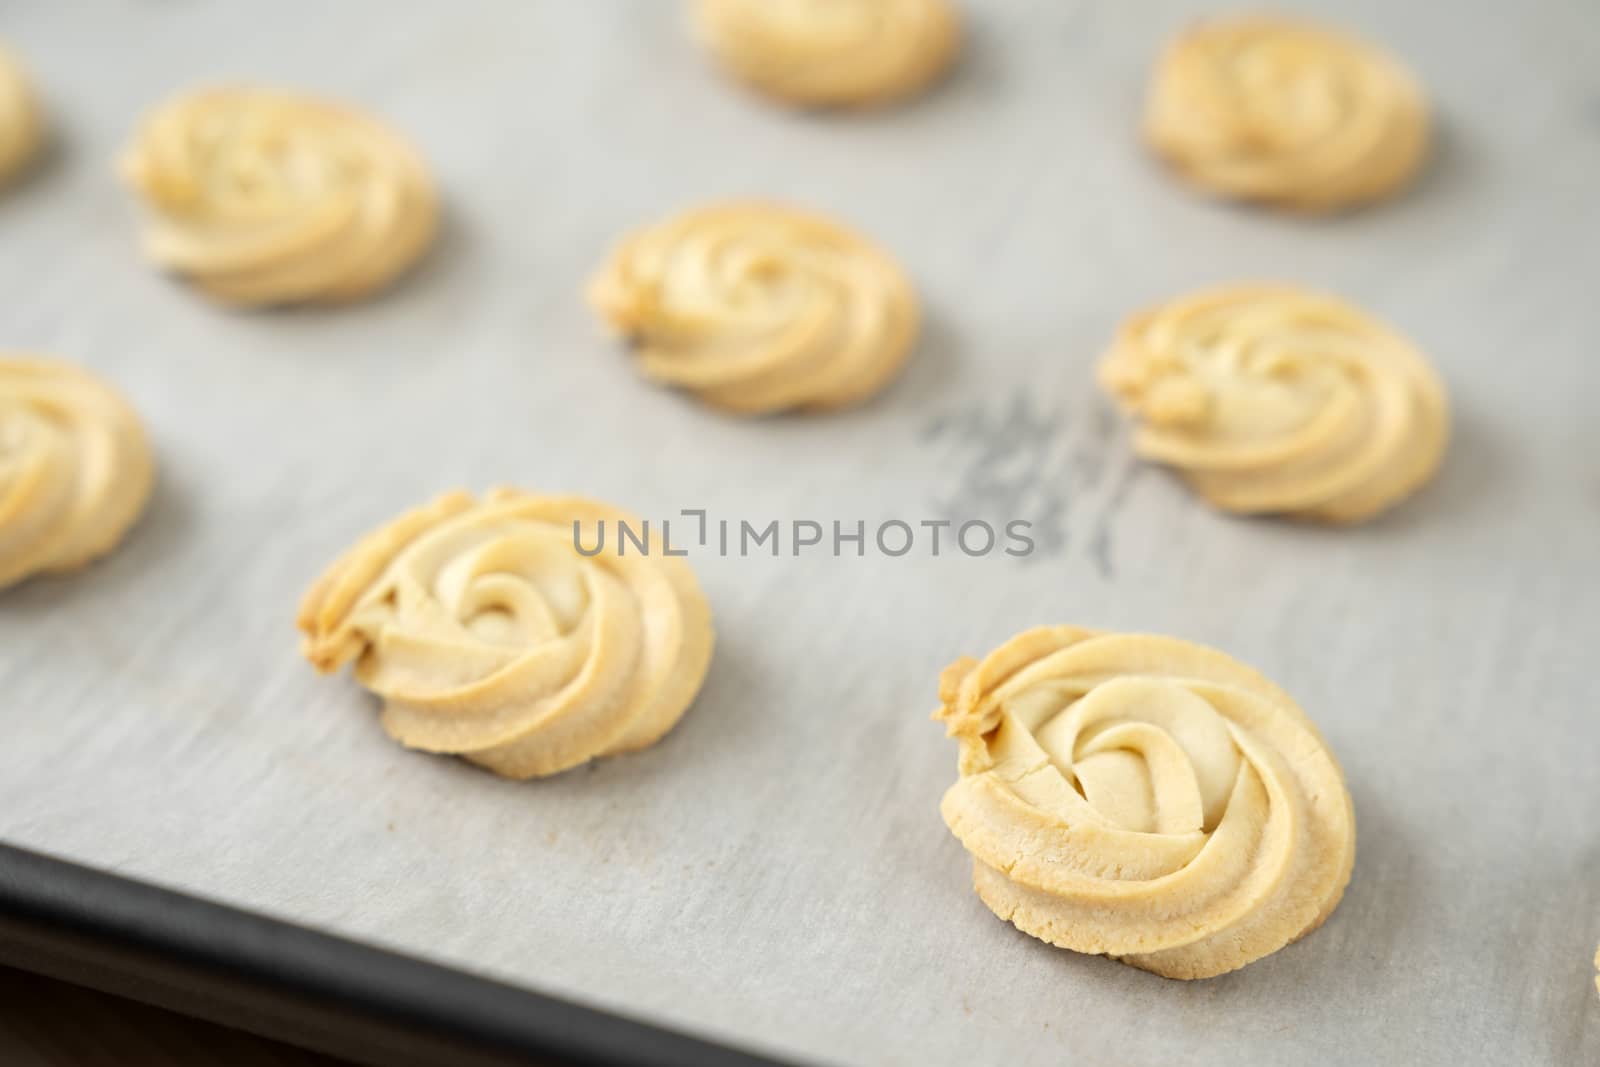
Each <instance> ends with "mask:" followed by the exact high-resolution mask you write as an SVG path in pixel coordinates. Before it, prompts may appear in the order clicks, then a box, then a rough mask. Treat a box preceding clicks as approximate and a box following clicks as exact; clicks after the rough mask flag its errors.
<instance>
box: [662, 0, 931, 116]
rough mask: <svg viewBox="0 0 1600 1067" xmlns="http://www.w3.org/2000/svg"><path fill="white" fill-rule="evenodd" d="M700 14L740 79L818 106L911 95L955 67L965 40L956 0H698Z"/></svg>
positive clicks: (700, 23)
mask: <svg viewBox="0 0 1600 1067" xmlns="http://www.w3.org/2000/svg"><path fill="white" fill-rule="evenodd" d="M694 21H695V27H696V30H697V32H698V34H699V36H700V38H701V39H702V40H703V41H704V42H705V44H706V45H707V46H708V47H709V48H710V49H711V51H712V52H713V53H714V54H715V55H716V57H717V59H718V60H720V61H721V63H722V65H723V66H724V67H725V68H726V69H727V70H728V71H729V72H730V73H731V74H733V75H734V76H735V77H737V78H739V79H740V80H741V81H744V82H746V83H747V84H749V85H751V86H753V87H755V88H756V89H759V90H761V91H762V92H764V93H767V94H768V95H770V96H773V97H776V98H778V99H780V100H784V101H787V102H789V103H792V104H799V105H802V106H813V107H849V106H869V105H874V104H881V103H885V102H887V101H890V100H896V99H899V98H901V97H905V96H909V95H910V94H912V93H915V92H917V91H918V90H920V89H922V88H924V87H925V86H927V85H928V84H929V83H930V82H932V81H933V80H934V79H935V78H937V77H938V76H939V75H940V74H942V73H943V72H944V71H945V69H946V68H947V67H949V65H950V62H951V60H952V59H954V57H955V54H956V51H957V49H958V48H959V46H960V43H961V22H960V19H959V17H958V16H957V14H956V10H955V8H954V6H952V4H951V3H950V2H949V0H695V3H694Z"/></svg>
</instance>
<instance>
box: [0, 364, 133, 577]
mask: <svg viewBox="0 0 1600 1067" xmlns="http://www.w3.org/2000/svg"><path fill="white" fill-rule="evenodd" d="M154 475H155V463H154V461H153V459H152V458H151V454H150V445H149V442H148V440H147V439H146V437H145V432H144V427H143V426H142V425H141V424H140V422H139V417H138V415H136V414H135V413H134V411H133V409H132V408H131V407H129V406H128V403H127V401H125V400H123V399H122V397H121V396H119V395H118V394H117V393H116V392H115V391H114V390H113V389H112V388H111V387H110V386H108V385H106V384H105V383H104V382H102V381H100V379H98V378H96V377H95V376H94V375H92V374H90V373H89V372H88V371H85V370H81V369H80V368H78V367H74V366H73V365H71V364H70V363H64V362H62V361H60V360H54V359H38V358H33V357H28V356H16V355H3V354H0V589H3V588H5V587H6V586H8V585H12V584H14V583H16V582H20V581H22V580H23V579H24V578H27V577H29V576H30V575H34V574H50V573H60V572H63V571H71V570H76V569H77V568H79V567H82V566H83V565H84V564H86V563H89V562H90V561H91V560H94V559H96V558H98V557H100V556H103V555H105V554H106V553H107V552H109V551H111V549H112V548H114V547H116V545H117V543H118V542H119V541H121V540H122V537H123V534H125V533H126V532H127V531H128V528H129V527H130V526H132V525H133V523H134V520H135V519H137V518H138V517H139V513H140V512H141V511H143V510H144V505H145V501H146V500H147V499H148V498H149V496H150V486H151V483H152V481H153V480H154Z"/></svg>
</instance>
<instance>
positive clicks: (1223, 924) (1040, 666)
mask: <svg viewBox="0 0 1600 1067" xmlns="http://www.w3.org/2000/svg"><path fill="white" fill-rule="evenodd" d="M939 689H940V700H941V701H942V706H941V707H940V708H939V710H938V711H937V712H935V713H934V714H935V718H937V719H939V720H941V721H943V722H944V723H945V724H946V726H947V728H948V731H949V733H950V735H951V736H952V737H954V738H955V739H956V740H957V741H958V742H959V744H960V764H959V766H960V779H959V780H958V781H957V782H956V784H955V785H954V786H952V787H951V788H950V790H949V792H947V793H946V794H945V798H944V802H943V804H942V806H941V811H942V813H943V815H944V819H945V822H946V824H947V825H948V826H949V827H950V829H951V831H952V832H953V833H954V834H955V836H956V837H957V838H959V839H960V840H961V843H962V844H963V845H964V846H965V847H966V849H967V851H968V852H969V853H971V854H972V856H973V871H974V884H975V886H976V889H977V892H978V895H979V897H980V898H982V900H983V901H984V903H985V904H987V905H988V906H989V908H990V909H991V910H993V911H994V912H995V914H996V915H998V916H1000V917H1001V918H1002V919H1006V920H1009V921H1010V922H1012V923H1013V924H1015V925H1016V926H1017V928H1018V929H1020V930H1023V931H1024V932H1026V933H1029V934H1031V935H1033V936H1034V937H1037V938H1040V939H1042V940H1044V941H1047V942H1049V943H1051V944H1054V945H1057V946H1059V947H1062V948H1067V949H1072V950H1074V951H1077V952H1085V953H1103V954H1105V955H1108V956H1111V957H1114V958H1117V959H1120V960H1121V961H1122V962H1124V963H1128V964H1131V965H1132V966H1135V967H1139V968H1141V969H1144V970H1148V971H1153V972H1155V973H1156V974H1160V975H1164V976H1166V977H1169V978H1206V977H1210V976H1212V975H1217V974H1222V973H1224V972H1226V971H1231V970H1234V969H1236V968H1239V967H1243V966H1244V965H1246V964H1248V963H1250V962H1252V961H1253V960H1256V959H1259V958H1261V957H1262V956H1265V955H1267V954H1268V953H1271V952H1275V951H1277V950H1278V949H1280V948H1282V947H1283V946H1284V945H1286V944H1288V943H1289V942H1291V941H1294V940H1296V939H1297V938H1300V937H1302V936H1304V935H1305V934H1307V933H1309V932H1310V931H1312V930H1314V929H1316V927H1317V926H1319V925H1320V924H1321V923H1322V922H1323V921H1324V920H1325V919H1326V918H1327V917H1328V915H1329V914H1331V913H1332V911H1333V909H1334V907H1335V906H1336V905H1337V904H1338V902H1339V899H1340V897H1341V895H1342V894H1343V892H1344V888H1345V885H1346V883H1347V882H1348V881H1349V878H1350V871H1351V866H1352V863H1353V860H1354V856H1355V818H1354V813H1353V810H1352V808H1351V803H1350V796H1349V793H1348V792H1347V791H1346V789H1345V785H1344V779H1343V776H1342V774H1341V772H1340V769H1339V766H1338V764H1337V763H1336V762H1335V761H1334V759H1333V756H1332V755H1331V753H1329V751H1328V749H1327V746H1326V744H1325V743H1324V742H1323V739H1322V737H1321V736H1320V735H1319V734H1318V732H1317V729H1316V727H1315V726H1313V725H1312V723H1311V721H1310V720H1309V719H1308V718H1306V716H1305V714H1304V713H1303V712H1301V710H1300V709H1299V708H1298V707H1296V706H1295V703H1294V701H1292V700H1291V699H1290V698H1289V697H1288V695H1287V694H1285V693H1284V692H1283V691H1282V690H1281V689H1279V688H1278V687H1277V686H1275V685H1273V684H1272V683H1271V682H1269V681H1267V680H1266V679H1265V678H1263V677H1262V676H1261V675H1259V674H1257V673H1256V672H1255V671H1252V670H1250V669H1249V668H1247V667H1245V666H1243V665H1241V664H1239V663H1237V662H1235V661H1234V660H1232V659H1230V658H1228V657H1227V656H1224V655H1222V654H1221V653H1219V652H1215V651H1212V650H1210V649H1207V648H1202V647H1200V646H1198V645H1193V644H1190V643H1188V642H1184V641H1179V640H1176V639H1174V638H1170V637H1154V636H1143V635H1130V634H1100V633H1095V632H1093V631H1090V630H1084V629H1079V628H1077V627H1070V626H1056V627H1042V628H1039V629H1035V630H1029V631H1026V632H1024V633H1022V634H1019V635H1018V636H1016V637H1014V638H1012V639H1011V640H1010V641H1008V642H1006V643H1005V644H1004V645H1002V646H1001V647H1000V648H998V649H996V650H995V651H994V652H992V653H990V654H989V655H988V656H987V657H985V658H984V659H983V660H982V661H981V662H980V661H977V660H973V659H971V658H965V659H962V660H960V661H958V662H956V663H955V664H952V665H951V666H950V667H949V668H948V669H946V671H945V672H944V675H943V676H942V677H941V678H940V686H939Z"/></svg>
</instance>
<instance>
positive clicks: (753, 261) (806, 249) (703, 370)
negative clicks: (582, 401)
mask: <svg viewBox="0 0 1600 1067" xmlns="http://www.w3.org/2000/svg"><path fill="white" fill-rule="evenodd" d="M590 299H591V302H592V303H593V304H594V306H595V307H596V309H597V310H598V311H599V312H600V314H601V315H602V316H603V317H604V318H605V319H606V321H608V322H609V323H610V324H611V325H612V326H613V327H614V328H615V329H617V330H618V331H619V332H620V333H622V334H623V335H625V336H626V337H628V338H629V339H630V340H631V341H632V342H633V344H634V347H635V353H636V355H637V357H638V362H639V366H640V368H641V370H642V371H643V372H644V374H645V375H646V376H647V377H649V378H652V379H654V380H656V381H658V382H661V383H663V384H666V385H672V386H677V387H679V388H683V389H688V390H690V391H692V392H693V393H695V395H696V396H698V397H699V398H700V399H701V400H702V401H704V402H705V403H707V404H710V405H712V406H714V407H718V408H722V409H725V410H728V411H734V412H741V413H747V414H758V413H765V412H774V411H781V410H785V409H790V408H799V409H805V410H821V409H829V408H838V407H844V406H847V405H850V404H855V403H859V402H860V401H862V400H865V399H866V398H868V397H870V396H871V395H873V394H874V393H876V392H878V390H880V389H882V388H883V387H884V386H885V385H886V384H888V382H889V381H890V380H891V379H892V378H893V377H894V376H895V375H896V374H897V373H899V371H900V368H901V366H902V365H903V364H904V363H905V361H906V358H907V356H909V354H910V352H911V348H912V345H913V344H914V342H915V340H916V336H917V329H918V315H919V312H918V308H917V298H916V294H915V292H914V291H913V290H912V287H911V283H910V282H909V281H908V280H907V278H906V276H905V274H904V272H903V271H901V269H900V267H899V266H898V265H897V264H896V263H895V262H894V261H893V260H891V259H890V258H889V257H888V255H886V254H885V253H883V252H882V251H880V250H878V249H877V248H875V247H874V246H873V245H871V244H869V243H868V242H867V241H865V240H864V239H862V238H861V237H859V236H857V235H856V234H854V233H851V232H850V231H849V230H846V229H845V228H843V227H841V226H837V225H835V224H833V223H831V222H828V221H827V220H824V219H821V218H818V217H816V216H814V215H811V214H807V213H805V212H801V211H796V210H794V209H792V208H785V207H778V206H774V205H770V204H750V203H733V204H720V205H715V206H711V207H705V208H700V209H697V210H693V211H688V212H685V213H683V214H681V215H678V216H677V217H675V218H672V219H669V220H668V221H666V222H663V223H661V224H659V225H657V226H653V227H651V228H649V229H647V230H644V231H642V232H640V233H637V234H635V235H633V236H632V237H630V238H628V239H627V240H626V241H624V242H623V243H622V245H621V246H620V247H619V248H618V249H616V251H615V252H614V253H613V254H612V256H611V258H610V259H609V261H608V262H607V263H606V265H605V266H604V267H603V268H602V269H601V271H600V272H599V274H598V275H597V276H596V278H595V279H594V282H593V284H592V286H591V288H590Z"/></svg>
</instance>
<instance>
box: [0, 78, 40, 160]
mask: <svg viewBox="0 0 1600 1067" xmlns="http://www.w3.org/2000/svg"><path fill="white" fill-rule="evenodd" d="M43 140H44V120H43V118H42V117H41V116H40V114H39V103H38V101H37V100H36V99H35V97H34V95H33V90H32V89H31V88H30V87H29V85H28V79H27V76H26V75H25V74H24V73H23V72H22V67H21V65H20V64H18V63H17V61H16V60H15V59H13V58H12V56H11V54H10V53H9V52H7V51H6V50H5V49H4V48H3V47H0V183H4V182H5V181H6V180H8V179H9V178H11V177H13V176H14V175H16V174H17V173H19V172H20V171H21V170H22V169H23V168H24V167H26V166H27V165H28V163H29V161H30V160H32V159H33V158H34V156H35V155H36V154H37V153H38V151H39V146H40V144H41V143H42V142H43Z"/></svg>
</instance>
